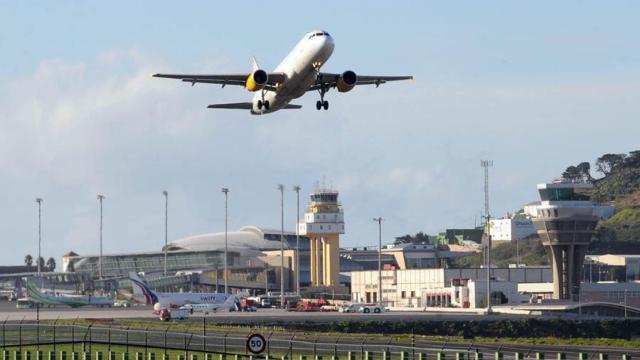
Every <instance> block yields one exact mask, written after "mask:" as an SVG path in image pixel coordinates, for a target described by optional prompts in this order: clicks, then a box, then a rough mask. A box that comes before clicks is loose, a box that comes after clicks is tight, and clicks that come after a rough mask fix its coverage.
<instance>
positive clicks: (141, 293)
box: [129, 271, 230, 309]
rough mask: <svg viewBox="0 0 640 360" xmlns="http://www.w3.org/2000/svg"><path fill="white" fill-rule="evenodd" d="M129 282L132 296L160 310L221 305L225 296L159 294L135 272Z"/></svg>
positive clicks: (219, 294)
mask: <svg viewBox="0 0 640 360" xmlns="http://www.w3.org/2000/svg"><path fill="white" fill-rule="evenodd" d="M129 280H131V283H132V284H133V295H134V296H135V297H136V298H142V299H144V301H145V303H146V304H147V305H154V307H155V306H156V304H160V308H161V309H162V308H168V307H180V306H184V305H187V304H223V303H224V302H225V301H226V300H227V298H229V297H230V296H227V294H222V293H161V292H155V291H153V290H151V289H149V287H148V286H147V284H145V283H144V281H142V279H140V277H139V276H138V274H136V273H135V272H133V271H132V272H129Z"/></svg>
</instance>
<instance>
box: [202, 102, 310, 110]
mask: <svg viewBox="0 0 640 360" xmlns="http://www.w3.org/2000/svg"><path fill="white" fill-rule="evenodd" d="M207 107H208V108H209V109H241V110H251V109H252V108H253V103H250V102H240V103H230V104H211V105H209V106H207ZM301 107H302V105H295V104H287V105H286V106H285V107H284V108H283V109H300V108H301Z"/></svg>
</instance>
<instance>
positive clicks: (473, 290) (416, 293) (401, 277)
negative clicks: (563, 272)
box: [351, 267, 552, 308]
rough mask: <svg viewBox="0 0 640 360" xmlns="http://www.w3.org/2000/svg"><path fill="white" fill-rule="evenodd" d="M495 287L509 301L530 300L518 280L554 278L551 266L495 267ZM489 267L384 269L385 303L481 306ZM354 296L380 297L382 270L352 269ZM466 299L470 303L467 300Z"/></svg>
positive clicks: (373, 299) (364, 300)
mask: <svg viewBox="0 0 640 360" xmlns="http://www.w3.org/2000/svg"><path fill="white" fill-rule="evenodd" d="M491 275H492V276H491V278H492V282H491V287H492V289H493V290H494V291H495V292H501V293H502V294H503V295H504V296H505V297H506V298H507V299H508V302H509V303H520V302H522V301H525V300H527V299H528V298H527V297H526V296H522V295H519V294H518V283H542V282H551V281H552V277H551V268H549V267H526V268H494V269H491ZM486 278H487V273H486V269H482V268H469V269H409V270H383V271H382V294H383V295H382V303H383V305H385V306H389V307H419V308H420V307H427V306H429V307H431V306H433V307H471V308H475V307H480V306H481V305H482V304H483V301H484V299H485V298H486V296H485V295H486ZM351 300H352V301H354V302H362V303H376V302H377V301H378V271H375V270H374V271H353V272H351ZM465 303H466V304H465Z"/></svg>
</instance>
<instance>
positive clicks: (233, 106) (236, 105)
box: [207, 102, 253, 110]
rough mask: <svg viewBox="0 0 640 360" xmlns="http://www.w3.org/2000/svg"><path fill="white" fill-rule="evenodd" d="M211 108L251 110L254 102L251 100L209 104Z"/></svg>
mask: <svg viewBox="0 0 640 360" xmlns="http://www.w3.org/2000/svg"><path fill="white" fill-rule="evenodd" d="M207 107H208V108H209V109H242V110H251V108H252V107H253V104H252V103H250V102H241V103H229V104H212V105H209V106H207Z"/></svg>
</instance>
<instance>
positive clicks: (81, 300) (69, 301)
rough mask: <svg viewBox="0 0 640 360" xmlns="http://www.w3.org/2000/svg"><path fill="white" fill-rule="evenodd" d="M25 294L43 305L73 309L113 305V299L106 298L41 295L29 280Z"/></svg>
mask: <svg viewBox="0 0 640 360" xmlns="http://www.w3.org/2000/svg"><path fill="white" fill-rule="evenodd" d="M27 293H28V294H29V297H30V298H31V300H33V301H34V302H36V303H39V304H43V305H53V306H55V305H64V306H71V307H73V308H76V307H80V306H87V305H94V306H100V307H103V306H111V305H113V299H111V298H110V297H108V296H87V295H49V294H43V293H42V292H41V291H40V289H39V288H38V287H37V286H36V284H34V283H33V282H32V281H31V280H30V279H28V280H27Z"/></svg>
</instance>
